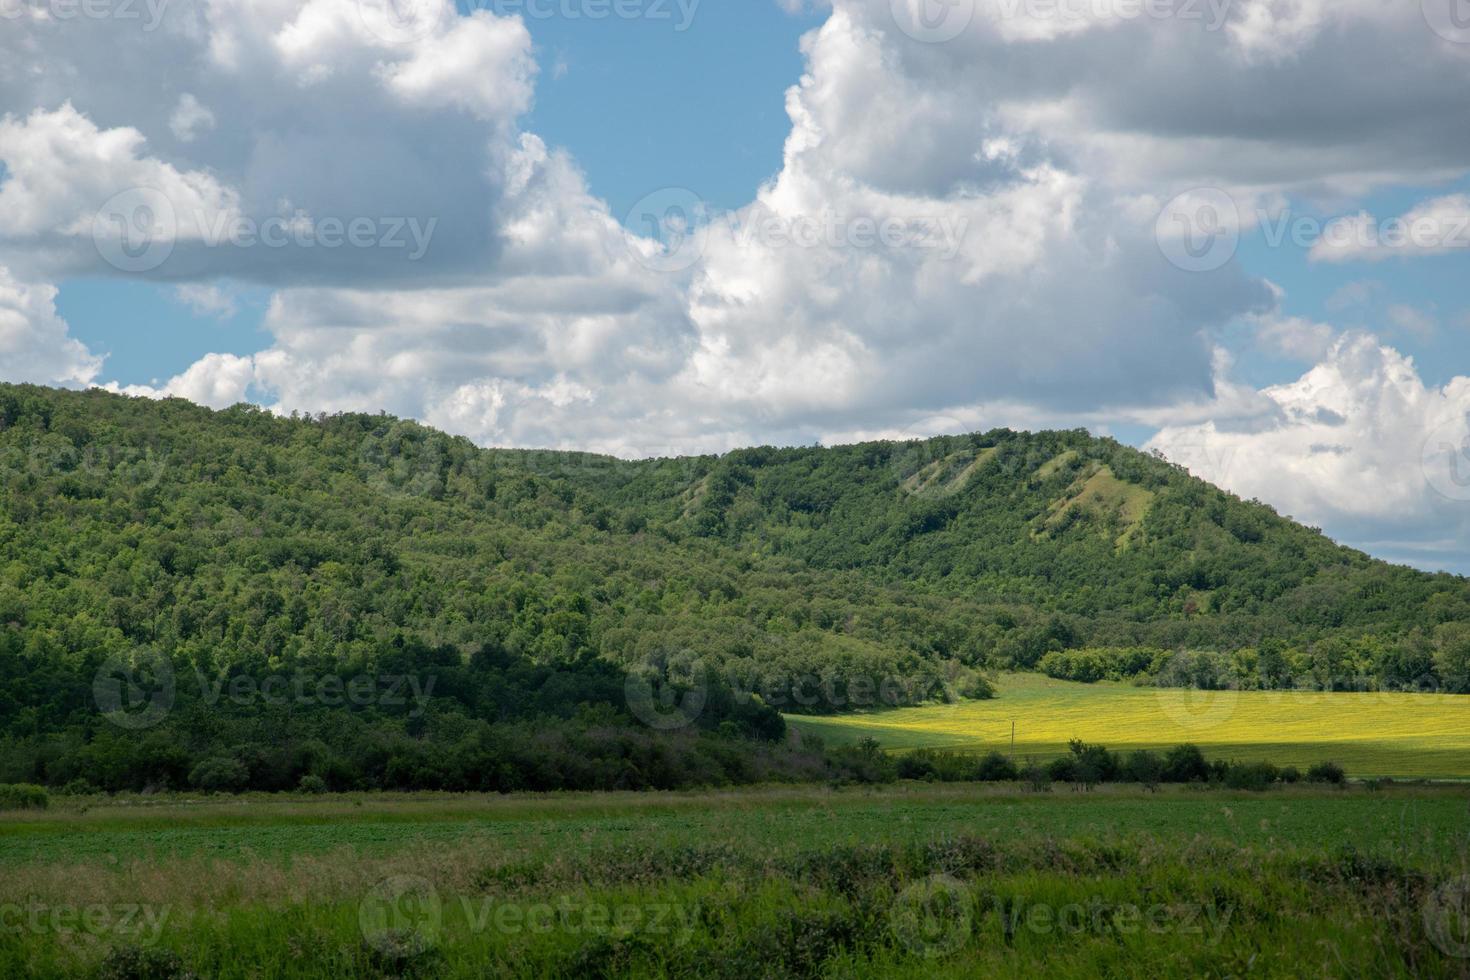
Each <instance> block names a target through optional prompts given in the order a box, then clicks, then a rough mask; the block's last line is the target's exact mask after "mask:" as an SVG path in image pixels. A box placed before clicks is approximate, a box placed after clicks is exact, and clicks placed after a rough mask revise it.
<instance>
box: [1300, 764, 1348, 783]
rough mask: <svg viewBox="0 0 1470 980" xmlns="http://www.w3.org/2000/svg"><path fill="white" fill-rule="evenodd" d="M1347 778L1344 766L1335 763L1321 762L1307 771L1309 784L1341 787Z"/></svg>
mask: <svg viewBox="0 0 1470 980" xmlns="http://www.w3.org/2000/svg"><path fill="white" fill-rule="evenodd" d="M1346 779H1347V776H1346V774H1345V773H1343V771H1342V766H1339V765H1338V764H1337V763H1335V762H1319V763H1317V764H1316V765H1315V766H1312V767H1311V768H1309V769H1308V770H1307V782H1309V783H1331V784H1333V785H1334V786H1341V785H1342V784H1343V782H1345V781H1346Z"/></svg>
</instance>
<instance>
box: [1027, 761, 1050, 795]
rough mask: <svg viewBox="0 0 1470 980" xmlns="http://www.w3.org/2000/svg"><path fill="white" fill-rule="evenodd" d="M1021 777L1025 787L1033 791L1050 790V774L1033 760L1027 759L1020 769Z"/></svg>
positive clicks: (1047, 791) (1046, 791)
mask: <svg viewBox="0 0 1470 980" xmlns="http://www.w3.org/2000/svg"><path fill="white" fill-rule="evenodd" d="M1021 778H1022V779H1024V780H1025V781H1026V788H1027V789H1029V790H1031V791H1032V792H1033V793H1050V792H1051V775H1050V773H1048V772H1047V770H1045V769H1043V768H1042V767H1041V766H1039V765H1037V764H1036V762H1035V760H1028V761H1027V763H1026V767H1025V768H1024V769H1022V770H1021Z"/></svg>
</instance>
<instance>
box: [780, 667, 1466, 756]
mask: <svg viewBox="0 0 1470 980" xmlns="http://www.w3.org/2000/svg"><path fill="white" fill-rule="evenodd" d="M997 688H998V697H996V698H994V699H993V700H989V701H959V702H956V703H953V704H935V705H926V706H922V707H914V708H897V709H892V710H885V711H875V712H867V713H858V714H850V715H839V716H825V717H821V718H815V717H809V716H800V715H790V716H788V717H787V720H788V721H789V722H791V723H792V724H794V725H795V726H797V727H798V728H799V729H801V730H802V731H806V732H815V733H817V734H819V735H821V736H822V737H823V738H825V739H826V740H827V741H829V742H833V743H841V742H849V741H853V740H856V739H859V738H863V737H872V738H875V739H877V740H878V742H879V743H880V744H881V745H882V746H883V747H885V748H889V749H915V748H946V749H960V750H966V751H969V750H973V751H977V752H984V751H989V750H991V749H999V750H1001V751H1003V752H1007V753H1009V752H1010V750H1011V725H1012V722H1014V723H1015V755H1017V756H1018V757H1022V758H1024V757H1026V756H1028V755H1030V756H1035V757H1037V758H1039V759H1046V758H1050V757H1054V756H1058V755H1061V754H1063V753H1065V752H1066V751H1067V742H1068V740H1070V739H1073V738H1080V739H1082V740H1083V741H1085V742H1092V743H1098V744H1101V745H1104V746H1106V747H1107V748H1109V749H1113V750H1130V749H1140V748H1166V747H1169V746H1173V745H1178V744H1180V743H1183V742H1193V743H1194V744H1196V745H1198V746H1200V747H1201V748H1202V749H1203V750H1204V752H1205V754H1206V755H1207V756H1209V757H1211V758H1227V759H1238V760H1240V761H1242V762H1248V761H1257V760H1264V761H1267V762H1271V763H1274V764H1276V765H1279V766H1285V765H1293V766H1298V767H1301V768H1302V769H1305V768H1306V767H1307V766H1308V765H1310V764H1312V763H1316V762H1324V761H1331V762H1336V763H1338V764H1339V765H1342V766H1343V767H1344V768H1345V769H1346V770H1347V772H1348V774H1349V775H1350V776H1353V777H1367V776H1391V777H1395V778H1416V777H1428V778H1437V779H1446V778H1448V779H1463V778H1470V703H1467V699H1466V698H1464V697H1456V696H1453V695H1441V694H1403V693H1388V692H1367V693H1359V692H1317V691H1232V690H1226V691H1197V690H1180V689H1174V688H1153V687H1133V686H1131V685H1128V684H1121V683H1115V682H1109V681H1100V682H1098V683H1096V684H1079V683H1075V682H1072V681H1061V680H1054V679H1052V678H1049V677H1045V676H1042V675H1040V674H1006V675H1003V676H1002V677H1001V678H1000V681H999V683H998V685H997Z"/></svg>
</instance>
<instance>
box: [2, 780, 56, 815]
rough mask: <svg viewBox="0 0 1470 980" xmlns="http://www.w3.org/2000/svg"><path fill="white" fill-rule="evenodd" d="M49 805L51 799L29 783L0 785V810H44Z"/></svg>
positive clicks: (39, 788) (42, 790) (43, 791)
mask: <svg viewBox="0 0 1470 980" xmlns="http://www.w3.org/2000/svg"><path fill="white" fill-rule="evenodd" d="M50 805H51V797H49V796H47V795H46V791H45V790H44V789H42V788H41V787H39V786H32V785H31V784H30V783H11V784H5V785H0V810H44V809H46V808H47V807H48V806H50Z"/></svg>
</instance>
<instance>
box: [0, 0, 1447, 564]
mask: <svg viewBox="0 0 1470 980" xmlns="http://www.w3.org/2000/svg"><path fill="white" fill-rule="evenodd" d="M1467 96H1470V12H1467V11H1466V10H1465V9H1464V0H1422V2H1402V0H832V2H811V0H499V2H491V0H472V2H466V0H461V2H460V3H459V4H458V5H456V4H454V3H453V2H451V0H91V2H90V3H89V4H88V5H87V6H85V7H82V6H79V5H78V4H76V3H74V2H72V0H0V379H3V380H9V381H29V382H36V383H44V384H60V385H65V386H70V387H83V386H91V385H96V386H102V387H108V388H111V389H113V390H116V391H121V392H126V393H129V394H134V395H142V396H149V397H165V396H177V397H184V398H189V399H192V400H194V401H197V402H200V403H202V404H206V405H211V406H216V407H223V406H226V405H229V404H232V403H234V402H236V401H240V400H249V401H254V402H256V403H259V404H262V405H265V406H267V407H270V408H272V409H275V410H279V411H291V410H298V409H299V410H303V411H348V410H352V411H357V410H362V411H378V410H387V411H390V412H393V413H395V414H398V415H403V416H407V417H413V418H416V419H420V420H422V421H424V422H426V423H428V424H431V425H434V426H436V427H439V428H442V429H445V430H447V431H450V432H454V433H456V434H461V435H465V436H467V437H469V438H472V439H474V440H475V441H477V442H479V443H481V444H483V445H495V446H535V447H551V448H567V449H572V448H575V449H587V450H594V451H602V452H610V453H615V454H618V455H622V456H628V457H639V456H649V455H670V454H676V453H686V452H711V451H723V450H727V449H731V448H735V447H738V446H742V445H751V444H760V443H773V444H806V445H809V444H813V443H824V444H834V443H840V442H848V441H854V440H858V439H866V438H895V437H902V438H911V437H918V436H926V435H931V434H937V433H943V432H958V431H966V430H981V429H988V428H992V427H995V426H1000V425H1009V426H1013V427H1017V428H1043V427H1047V428H1050V427H1065V428H1071V427H1076V426H1085V427H1087V428H1089V429H1091V430H1092V431H1094V432H1097V433H1099V434H1110V435H1114V436H1116V437H1117V438H1119V439H1122V440H1123V441H1125V442H1128V443H1131V444H1133V445H1136V446H1139V447H1141V448H1145V449H1148V450H1150V451H1159V452H1162V453H1164V454H1165V455H1166V456H1168V457H1169V458H1170V459H1172V460H1174V461H1176V462H1179V463H1181V464H1182V465H1185V466H1186V467H1188V468H1189V469H1190V471H1191V472H1194V473H1196V474H1197V475H1199V476H1201V477H1203V478H1205V479H1209V480H1211V481H1213V482H1216V483H1218V484H1220V485H1221V486H1224V487H1226V488H1227V489H1229V490H1232V491H1233V492H1236V493H1239V494H1241V495H1242V496H1244V497H1248V498H1251V497H1254V498H1257V499H1260V500H1262V501H1265V502H1267V503H1269V504H1271V505H1272V506H1274V507H1276V508H1277V509H1278V510H1279V511H1281V512H1282V513H1285V514H1289V515H1291V516H1293V517H1295V518H1297V519H1298V520H1302V521H1304V522H1306V523H1309V524H1313V525H1315V526H1319V527H1322V528H1323V529H1324V530H1326V531H1327V532H1328V533H1330V534H1332V535H1333V536H1334V537H1336V538H1338V539H1339V540H1342V541H1344V542H1345V543H1348V544H1352V545H1354V546H1356V547H1360V548H1363V549H1364V550H1366V551H1368V552H1370V553H1371V554H1374V555H1376V556H1379V557H1383V558H1386V559H1389V560H1393V561H1399V562H1406V563H1410V564H1414V565H1416V566H1418V567H1422V568H1429V569H1448V570H1453V571H1459V572H1462V573H1463V572H1470V378H1467V377H1466V375H1467V374H1470V262H1467V260H1470V98H1467Z"/></svg>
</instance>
